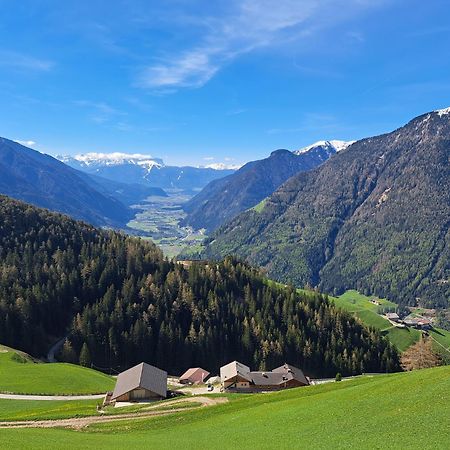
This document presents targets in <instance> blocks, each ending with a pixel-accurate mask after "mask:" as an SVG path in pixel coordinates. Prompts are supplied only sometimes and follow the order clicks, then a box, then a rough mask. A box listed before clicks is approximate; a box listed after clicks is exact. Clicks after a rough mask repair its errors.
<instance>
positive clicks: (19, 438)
mask: <svg viewBox="0 0 450 450" xmlns="http://www.w3.org/2000/svg"><path fill="white" fill-rule="evenodd" d="M449 417H450V367H439V368H434V369H427V370H422V371H416V372H409V373H399V374H391V375H380V376H374V377H361V378H357V379H354V380H352V381H343V382H341V383H330V384H325V385H320V386H311V387H306V388H298V389H293V390H288V391H284V392H279V393H271V394H259V395H258V394H257V395H251V396H244V397H242V398H239V397H238V396H236V397H233V399H231V400H230V402H229V403H228V404H224V405H219V406H214V407H209V408H200V409H198V410H195V411H189V412H180V413H177V414H174V415H171V416H165V417H155V418H152V419H139V420H134V421H132V420H127V421H121V422H114V423H104V424H97V425H95V426H91V427H88V428H87V429H84V430H83V431H73V430H66V429H21V430H14V429H4V430H1V432H0V447H2V448H28V447H30V446H32V447H33V448H34V449H52V448H58V449H59V448H61V446H62V443H64V444H63V445H64V448H67V449H72V448H74V449H82V448H88V447H89V448H96V449H111V448H122V447H127V448H129V449H134V448H157V449H173V448H183V449H186V450H188V449H232V448H257V449H292V448H314V449H330V448H336V449H339V448H341V449H343V448H351V449H392V448H402V449H416V448H417V449H447V448H449V447H450V425H449V422H448V418H449Z"/></svg>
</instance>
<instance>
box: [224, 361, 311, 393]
mask: <svg viewBox="0 0 450 450" xmlns="http://www.w3.org/2000/svg"><path fill="white" fill-rule="evenodd" d="M220 378H221V382H222V387H223V389H224V390H236V391H268V390H279V389H287V388H293V387H299V386H307V385H309V381H308V379H307V378H306V377H305V375H304V374H303V372H302V371H301V370H300V369H298V368H297V367H294V366H291V365H290V364H283V365H282V366H280V367H277V368H276V369H273V370H272V371H265V372H255V371H251V370H250V368H249V367H248V366H246V365H244V364H242V363H240V362H238V361H233V362H231V363H229V364H227V365H226V366H223V367H221V368H220Z"/></svg>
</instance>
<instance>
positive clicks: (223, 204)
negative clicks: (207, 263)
mask: <svg viewBox="0 0 450 450" xmlns="http://www.w3.org/2000/svg"><path fill="white" fill-rule="evenodd" d="M328 144H329V143H328ZM335 153H336V149H335V148H334V147H333V145H331V144H329V145H326V143H323V144H321V145H316V146H311V148H308V149H307V151H300V152H299V153H298V154H295V153H292V152H290V151H289V150H276V151H274V152H272V154H271V155H270V156H269V157H268V158H265V159H262V160H259V161H252V162H249V163H247V164H245V165H244V166H243V167H241V168H240V169H239V170H238V171H236V172H235V173H234V174H232V175H228V176H227V177H225V178H221V179H219V180H214V181H212V182H211V183H209V184H208V185H207V186H205V187H204V188H203V190H202V191H201V192H200V193H199V194H197V195H196V196H195V197H194V198H192V199H191V200H190V201H189V202H188V203H186V204H185V205H184V210H185V211H186V212H187V213H188V214H187V217H186V219H185V220H184V224H186V225H191V226H193V227H194V228H196V229H201V228H206V229H207V230H208V231H213V230H214V229H216V228H218V227H219V226H220V225H223V224H224V223H226V222H228V221H229V220H231V219H232V218H233V217H235V216H237V215H238V214H239V213H240V212H242V211H245V210H246V209H249V208H251V207H253V206H255V205H257V204H258V203H259V202H260V201H261V200H263V199H264V198H266V197H267V196H269V195H270V194H272V193H273V192H274V191H275V190H276V189H277V188H278V187H279V186H280V185H281V184H283V183H284V182H285V181H286V180H287V179H288V178H290V177H291V176H293V175H295V174H296V173H298V172H302V171H306V170H311V169H313V168H315V167H317V166H318V165H320V164H321V163H323V162H324V161H326V160H327V159H328V158H329V157H330V156H331V155H333V154H335Z"/></svg>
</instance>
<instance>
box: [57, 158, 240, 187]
mask: <svg viewBox="0 0 450 450" xmlns="http://www.w3.org/2000/svg"><path fill="white" fill-rule="evenodd" d="M56 158H58V159H59V160H60V161H62V162H64V163H65V164H67V165H69V166H70V167H73V168H75V169H77V170H81V171H83V172H86V173H88V174H92V175H97V176H101V177H102V178H106V179H109V180H113V181H118V182H122V183H137V184H143V185H145V186H152V187H159V188H162V189H164V190H166V189H175V190H183V191H188V192H193V193H195V192H198V191H200V190H201V189H202V188H203V187H204V186H206V185H207V184H208V183H209V182H211V181H212V180H215V179H217V178H222V177H224V176H227V175H230V174H232V173H234V169H228V168H222V166H220V167H219V166H214V167H191V166H182V167H178V166H166V165H165V164H164V162H163V161H162V160H161V159H159V158H153V157H151V156H148V155H141V154H126V153H86V154H81V155H76V156H67V155H58V156H56Z"/></svg>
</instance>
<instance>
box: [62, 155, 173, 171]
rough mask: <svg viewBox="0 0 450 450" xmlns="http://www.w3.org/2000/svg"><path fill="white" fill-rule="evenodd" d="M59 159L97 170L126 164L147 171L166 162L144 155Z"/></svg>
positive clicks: (78, 156)
mask: <svg viewBox="0 0 450 450" xmlns="http://www.w3.org/2000/svg"><path fill="white" fill-rule="evenodd" d="M56 158H57V159H59V160H60V161H62V162H63V163H65V164H68V165H71V166H74V165H78V166H79V167H80V168H85V169H88V168H89V169H90V170H96V169H98V168H100V167H105V166H120V165H124V164H131V165H138V166H141V167H144V168H145V169H147V170H151V169H152V168H153V167H163V166H164V162H163V160H162V159H160V158H153V157H152V156H150V155H142V154H140V153H132V154H129V153H119V152H114V153H84V154H79V155H75V156H70V155H57V156H56Z"/></svg>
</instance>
